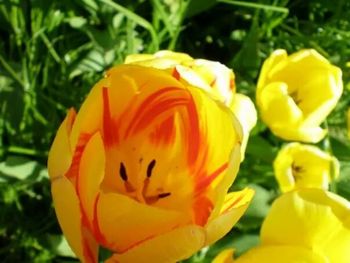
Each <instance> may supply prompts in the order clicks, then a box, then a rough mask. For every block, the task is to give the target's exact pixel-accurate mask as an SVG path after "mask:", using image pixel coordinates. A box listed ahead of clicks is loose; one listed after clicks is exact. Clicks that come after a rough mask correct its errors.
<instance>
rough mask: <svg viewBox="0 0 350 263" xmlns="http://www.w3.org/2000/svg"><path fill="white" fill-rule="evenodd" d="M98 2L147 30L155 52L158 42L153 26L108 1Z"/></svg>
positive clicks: (101, 0)
mask: <svg viewBox="0 0 350 263" xmlns="http://www.w3.org/2000/svg"><path fill="white" fill-rule="evenodd" d="M100 2H102V3H104V4H106V5H109V6H110V7H113V8H114V9H115V10H117V11H119V12H121V13H123V14H124V15H125V16H126V17H128V18H129V19H131V20H133V21H135V23H136V24H138V25H140V26H141V27H143V28H145V29H146V30H148V32H149V33H150V35H151V38H152V44H153V49H154V50H153V51H156V50H158V49H159V41H158V37H157V34H156V31H155V30H154V28H153V26H152V25H151V24H150V23H149V22H148V21H147V20H146V19H144V18H143V17H141V16H139V15H137V14H135V13H133V12H131V11H130V10H128V9H126V8H125V7H123V6H121V5H119V4H117V3H114V2H112V1H110V0H100Z"/></svg>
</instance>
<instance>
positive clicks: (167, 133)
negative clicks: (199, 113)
mask: <svg viewBox="0 0 350 263" xmlns="http://www.w3.org/2000/svg"><path fill="white" fill-rule="evenodd" d="M175 135H176V127H175V117H174V115H173V116H171V117H169V118H167V119H166V120H165V121H164V122H162V123H161V124H160V125H159V126H158V127H157V128H156V129H155V130H154V131H153V132H152V134H151V141H152V142H153V143H154V144H158V143H164V144H165V145H169V144H171V143H172V142H174V139H175Z"/></svg>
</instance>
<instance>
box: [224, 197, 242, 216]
mask: <svg viewBox="0 0 350 263" xmlns="http://www.w3.org/2000/svg"><path fill="white" fill-rule="evenodd" d="M245 196H246V194H245V193H243V194H241V195H240V196H238V197H237V198H236V200H235V201H234V202H233V203H232V204H230V205H229V206H228V207H226V208H225V210H223V211H222V212H221V213H226V212H228V211H229V210H231V208H233V207H234V206H235V205H237V204H238V203H239V202H240V201H241V200H242V199H243V198H244V197H245Z"/></svg>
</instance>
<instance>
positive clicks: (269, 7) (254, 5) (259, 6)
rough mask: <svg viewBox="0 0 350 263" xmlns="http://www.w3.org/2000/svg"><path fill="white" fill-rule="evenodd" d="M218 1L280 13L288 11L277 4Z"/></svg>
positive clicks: (232, 0)
mask: <svg viewBox="0 0 350 263" xmlns="http://www.w3.org/2000/svg"><path fill="white" fill-rule="evenodd" d="M218 2H221V3H225V4H231V5H236V6H242V7H248V8H255V9H263V10H267V11H275V12H280V13H285V14H288V13H289V10H288V8H285V7H279V6H272V5H264V4H257V3H247V2H243V1H234V0H218Z"/></svg>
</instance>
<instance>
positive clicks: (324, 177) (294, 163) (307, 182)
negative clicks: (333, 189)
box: [274, 143, 339, 192]
mask: <svg viewBox="0 0 350 263" xmlns="http://www.w3.org/2000/svg"><path fill="white" fill-rule="evenodd" d="M274 171H275V175H276V178H277V181H278V183H279V185H280V187H281V190H282V191H283V192H287V191H291V190H293V189H295V188H303V187H306V188H308V187H309V188H310V187H313V188H321V189H325V190H327V189H328V183H329V182H330V181H331V180H333V179H334V178H336V177H337V176H338V175H339V162H338V161H337V159H336V158H335V157H332V156H331V155H329V154H328V153H326V152H323V151H321V150H320V149H319V148H317V147H315V146H312V145H304V144H300V143H290V144H288V145H286V146H285V147H283V148H282V150H280V152H279V153H278V155H277V157H276V159H275V161H274Z"/></svg>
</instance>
